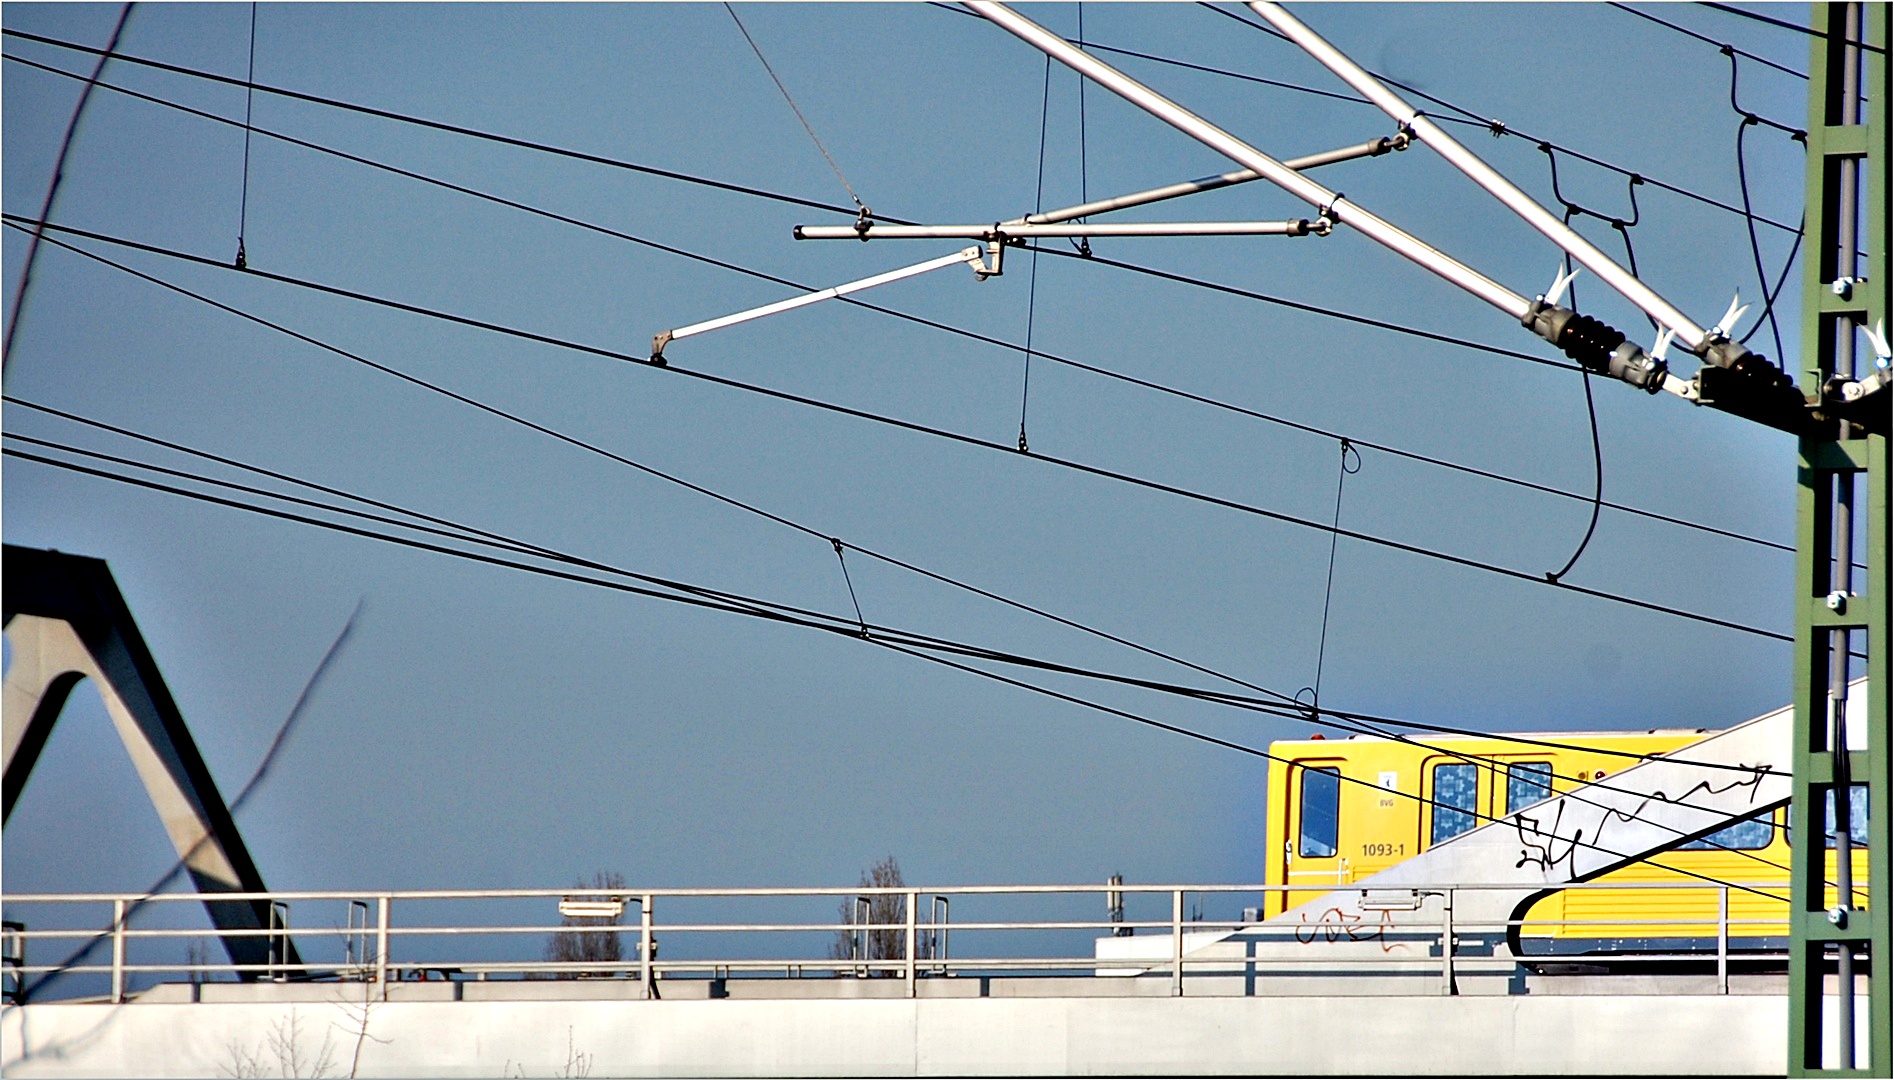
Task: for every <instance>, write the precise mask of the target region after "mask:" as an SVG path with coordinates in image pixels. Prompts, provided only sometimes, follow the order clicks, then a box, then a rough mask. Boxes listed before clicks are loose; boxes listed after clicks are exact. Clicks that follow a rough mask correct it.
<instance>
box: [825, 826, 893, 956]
mask: <svg viewBox="0 0 1894 1080" xmlns="http://www.w3.org/2000/svg"><path fill="white" fill-rule="evenodd" d="M861 884H862V887H863V888H865V889H870V888H872V889H898V888H901V887H902V886H904V885H906V884H907V882H905V881H902V880H901V864H900V863H898V862H896V861H895V860H894V856H893V855H890V856H888V857H887V858H884V859H878V860H876V861H875V863H874V865H872V866H870V867H869V868H868V869H867V870H864V871H863V872H862V880H861ZM859 899H865V900H867V901H868V902H867V903H866V904H862V903H860V902H859ZM859 899H858V898H856V897H852V896H851V897H847V898H845V899H843V901H842V905H841V908H840V910H839V912H838V914H839V915H840V918H841V921H842V922H843V923H845V924H847V926H862V925H872V926H873V927H874V929H869V930H850V929H847V928H846V927H845V928H843V929H839V930H837V931H836V932H835V942H834V944H832V945H830V946H829V959H831V960H904V959H906V958H907V954H908V949H907V932H906V930H905V929H904V927H905V925H906V923H907V920H908V900H907V897H905V896H902V895H901V894H899V893H875V894H869V895H866V896H864V897H861V898H859ZM892 974H893V972H890V971H870V972H869V975H870V976H871V977H876V978H880V977H885V976H888V975H892Z"/></svg>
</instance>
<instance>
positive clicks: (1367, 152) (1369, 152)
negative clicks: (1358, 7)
mask: <svg viewBox="0 0 1894 1080" xmlns="http://www.w3.org/2000/svg"><path fill="white" fill-rule="evenodd" d="M1406 145H1407V140H1406V136H1400V137H1399V143H1398V145H1397V140H1396V139H1394V138H1380V139H1374V140H1371V141H1369V142H1365V143H1360V144H1358V145H1355V146H1345V147H1342V148H1341V149H1339V150H1327V151H1324V152H1322V153H1320V154H1310V155H1308V156H1307V157H1299V158H1292V159H1290V160H1288V161H1285V162H1283V163H1282V164H1283V166H1284V167H1285V168H1290V169H1294V170H1295V171H1297V172H1301V171H1302V170H1304V169H1314V168H1319V167H1320V166H1323V165H1332V164H1334V163H1335V162H1338V161H1352V160H1354V159H1355V158H1364V157H1375V156H1377V155H1380V154H1385V153H1387V152H1388V151H1390V150H1398V149H1400V148H1402V147H1405V146H1406ZM1260 179H1262V176H1261V174H1259V173H1257V172H1255V171H1253V170H1250V169H1239V170H1237V171H1235V172H1226V173H1222V174H1220V175H1217V176H1206V177H1202V178H1201V179H1197V180H1186V181H1184V182H1183V183H1181V184H1167V185H1165V186H1164V187H1159V188H1151V189H1150V190H1148V191H1136V192H1132V193H1131V194H1129V195H1119V196H1116V197H1114V198H1110V199H1099V200H1097V201H1095V202H1088V203H1081V204H1080V205H1078V206H1068V207H1066V208H1065V209H1063V210H1047V211H1045V212H1043V213H1038V214H1028V215H1026V216H1025V217H1023V218H1015V219H1013V220H1012V221H1009V222H1007V224H1008V225H1013V224H1017V223H1019V222H1025V223H1026V224H1028V225H1047V224H1051V223H1053V222H1057V221H1071V220H1072V219H1073V218H1082V217H1091V216H1093V215H1094V214H1106V213H1110V212H1111V211H1113V210H1123V209H1126V208H1127V207H1132V206H1144V205H1147V204H1149V203H1154V202H1162V201H1164V200H1165V199H1175V198H1178V197H1179V196H1183V195H1195V194H1197V193H1198V192H1200V191H1215V190H1216V189H1217V188H1224V187H1230V186H1232V185H1235V184H1247V183H1249V182H1250V181H1251V180H1260Z"/></svg>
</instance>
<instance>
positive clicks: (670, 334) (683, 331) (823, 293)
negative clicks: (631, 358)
mask: <svg viewBox="0 0 1894 1080" xmlns="http://www.w3.org/2000/svg"><path fill="white" fill-rule="evenodd" d="M957 263H968V264H970V265H971V266H972V267H973V268H974V270H975V271H976V272H977V271H981V270H983V269H984V267H983V265H982V263H981V261H980V249H979V248H977V247H970V248H962V249H961V250H959V251H956V252H954V253H953V254H952V255H942V256H941V257H940V258H938V259H929V260H927V261H926V262H920V263H915V264H914V265H913V266H904V267H902V268H900V269H899V270H890V271H888V272H887V273H885V274H876V275H874V276H873V277H865V278H862V279H861V280H860V281H850V282H846V283H844V284H841V285H836V286H834V287H833V288H828V289H822V290H819V291H817V292H812V293H808V294H806V295H803V296H795V297H791V298H790V299H788V300H778V301H777V302H775V303H774V304H764V305H763V306H762V307H755V308H750V309H749V310H747V311H739V312H737V313H736V314H734V315H725V316H723V317H721V318H716V319H708V320H705V321H704V322H700V323H692V324H690V325H689V326H680V327H678V328H677V329H675V330H666V331H664V332H662V333H660V334H658V335H657V336H656V337H653V338H652V339H651V359H652V361H653V362H654V363H663V361H664V347H665V346H666V345H669V344H670V343H671V342H673V341H676V340H677V339H679V338H687V337H694V336H696V335H698V334H702V333H705V332H707V331H711V330H721V329H723V328H724V327H726V326H735V325H736V324H738V323H744V322H749V321H750V320H751V319H760V318H762V317H763V316H765V315H774V314H776V313H778V312H782V311H792V310H794V309H796V308H799V307H804V306H806V305H809V304H814V303H817V302H819V301H823V300H829V299H833V298H834V297H837V296H847V295H848V294H849V293H852V292H860V291H862V290H863V289H872V288H874V287H875V286H877V285H886V284H887V283H889V282H890V281H900V280H901V279H902V278H911V277H914V276H915V275H917V274H925V273H927V272H928V271H930V270H939V269H940V268H942V267H944V266H953V265H955V264H957Z"/></svg>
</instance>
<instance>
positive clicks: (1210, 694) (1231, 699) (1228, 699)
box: [32, 240, 1639, 757]
mask: <svg viewBox="0 0 1894 1080" xmlns="http://www.w3.org/2000/svg"><path fill="white" fill-rule="evenodd" d="M51 242H53V243H55V244H57V245H58V246H60V247H66V248H68V249H70V250H78V249H71V248H70V245H66V244H64V243H63V242H60V241H58V240H52V241H51ZM79 253H80V254H83V255H87V256H89V257H91V258H93V259H95V260H96V261H99V262H102V263H105V264H106V265H109V266H113V267H114V268H117V269H121V270H123V271H125V272H127V273H129V274H131V275H132V276H135V277H138V278H140V279H142V280H146V281H148V282H151V283H153V284H157V285H160V286H161V287H164V288H166V289H169V290H171V291H174V292H178V293H180V294H182V295H185V296H187V297H190V298H192V299H196V300H199V301H200V302H203V303H206V304H208V305H209V306H212V307H215V308H217V309H219V310H222V311H225V312H227V313H230V314H234V315H237V316H239V317H241V318H244V319H247V320H250V321H253V322H256V323H258V324H259V325H262V326H265V327H268V328H271V329H274V330H277V331H278V332H280V333H283V334H285V335H287V336H290V337H293V338H295V339H297V340H299V341H303V342H305V343H307V344H311V345H315V346H316V347H318V348H321V349H324V350H326V351H329V352H332V353H335V354H337V355H340V356H343V357H345V358H347V359H350V360H353V361H356V362H358V363H362V364H364V365H366V366H368V367H371V368H374V369H376V370H379V371H383V372H384V373H386V374H390V375H393V376H395V377H397V378H400V379H403V380H404V381H407V382H410V383H413V384H415V385H418V386H421V387H423V388H425V389H429V390H431V391H433V392H436V393H440V394H442V395H443V396H447V397H450V398H452V399H454V400H458V401H462V402H463V403H466V404H469V405H472V406H474V407H476V408H480V409H482V410H483V411H487V412H489V413H492V414H495V415H497V416H501V417H503V418H506V419H509V420H512V421H514V422H516V423H520V424H521V425H523V426H526V427H528V428H530V429H532V430H536V431H541V432H542V433H544V434H548V435H550V436H552V437H554V438H557V439H560V440H561V441H564V442H567V443H569V444H571V445H574V446H578V447H580V448H583V449H586V450H589V451H591V452H593V453H597V454H600V455H601V456H604V457H607V458H608V459H610V460H613V461H618V462H620V463H623V464H628V465H631V466H632V467H634V468H638V469H640V470H642V471H645V472H647V473H650V474H652V475H656V476H659V477H660V478H663V479H667V480H671V481H672V482H675V483H679V484H680V485H681V486H685V487H687V488H689V489H690V490H693V491H696V492H699V493H701V494H705V495H708V496H710V497H712V498H715V499H718V500H719V501H722V502H725V503H727V504H730V505H733V506H737V507H739V508H742V509H745V510H749V511H750V512H753V513H757V514H759V515H761V516H764V517H767V518H769V519H770V520H776V521H780V522H782V523H783V524H786V525H789V526H791V527H793V528H797V529H798V530H799V531H803V532H805V533H808V534H810V535H816V536H819V535H821V534H820V533H818V532H816V531H815V530H813V529H810V528H808V527H807V526H800V525H798V524H797V523H795V522H791V521H788V520H787V519H781V518H778V517H776V516H775V515H770V514H768V512H766V511H762V510H760V508H754V507H750V506H749V505H747V504H744V503H741V502H740V501H739V500H734V499H731V498H730V497H728V496H724V495H721V494H720V493H717V492H715V491H712V490H709V489H705V488H702V487H700V486H698V485H693V484H690V483H688V482H686V481H682V480H680V479H677V478H674V477H670V476H669V475H668V474H664V473H660V472H658V471H656V470H653V469H651V468H650V467H649V466H644V465H642V464H641V463H637V462H634V461H631V460H629V459H625V458H623V457H622V456H620V455H616V454H613V453H611V452H610V451H606V450H604V449H602V448H599V447H595V446H592V445H591V444H588V443H584V442H583V441H581V440H577V439H574V438H572V437H571V436H567V435H564V434H563V433H560V432H557V431H553V430H551V429H547V428H544V427H543V426H541V425H537V424H534V423H533V422H531V421H528V420H525V419H524V418H519V417H515V416H512V415H511V414H508V413H506V412H505V411H504V410H499V409H497V408H495V407H493V406H490V405H486V404H485V403H482V402H478V401H476V400H474V399H470V398H467V397H465V396H464V395H460V394H457V393H455V392H454V391H451V390H447V389H445V388H443V387H437V386H435V385H434V384H431V383H428V382H426V381H425V380H422V379H419V378H418V377H415V376H412V375H409V374H407V373H405V372H401V371H399V370H398V369H393V368H389V367H388V366H386V365H383V364H380V363H378V362H376V361H373V360H370V359H368V358H365V357H361V356H358V355H357V354H354V353H351V352H348V351H347V350H344V349H341V348H339V347H337V346H334V345H332V344H329V343H327V342H323V341H321V340H319V339H316V338H313V337H310V336H309V335H306V334H303V333H300V332H298V331H296V330H293V329H290V328H288V327H285V326H282V325H281V324H278V323H274V322H271V321H270V320H267V319H264V318H262V317H260V316H256V315H253V314H250V313H247V312H243V311H240V310H238V309H236V308H233V307H230V306H229V305H226V304H223V303H221V302H219V301H216V300H213V299H210V298H208V297H205V296H202V295H200V294H196V293H193V292H192V291H190V290H188V289H185V288H183V287H181V286H177V285H174V284H171V283H169V282H164V281H162V280H160V279H157V278H154V277H151V276H150V275H147V274H144V273H142V272H140V271H137V270H135V269H131V268H129V267H123V266H120V265H119V264H116V263H113V262H111V260H108V259H104V258H102V257H99V256H96V255H92V254H91V253H89V252H83V251H79ZM32 407H34V408H38V409H40V410H42V411H50V410H46V408H45V407H44V406H37V405H35V406H32ZM80 422H82V423H87V424H94V425H96V424H97V422H96V421H85V420H81V421H80ZM115 433H116V432H115ZM133 437H136V438H143V437H142V436H133ZM857 550H860V551H862V552H863V553H864V554H868V555H871V556H872V557H875V558H878V559H881V560H882V561H885V562H889V563H890V564H892V565H895V566H899V567H902V568H904V569H911V570H913V571H914V572H916V573H919V574H922V575H923V576H927V577H929V578H933V579H935V580H940V581H943V582H945V583H947V584H951V585H955V586H956V587H959V588H962V589H966V590H968V591H970V592H973V593H975V594H977V595H981V596H984V597H988V598H991V599H994V600H998V601H1000V602H1002V603H1005V604H1008V605H1010V606H1013V607H1016V608H1020V609H1022V610H1025V611H1028V612H1030V613H1033V614H1036V615H1040V616H1042V617H1044V618H1047V619H1050V620H1052V621H1054V622H1059V623H1061V624H1063V625H1067V626H1071V627H1073V628H1075V629H1080V630H1084V631H1086V632H1088V633H1092V634H1094V635H1096V636H1099V637H1102V638H1105V639H1106V640H1110V641H1113V642H1114V643H1117V644H1122V645H1125V646H1127V647H1130V648H1133V649H1137V650H1139V651H1142V652H1145V653H1147V654H1149V655H1153V656H1156V657H1158V658H1161V659H1165V660H1168V661H1171V662H1173V663H1177V664H1179V665H1181V666H1184V667H1188V668H1191V669H1192V670H1196V671H1198V672H1200V673H1203V674H1207V675H1211V676H1213V677H1215V678H1218V679H1221V680H1223V681H1227V682H1231V683H1234V684H1236V685H1239V686H1243V687H1245V688H1247V689H1251V690H1256V691H1258V692H1261V693H1265V694H1269V695H1271V696H1272V697H1274V698H1276V699H1279V701H1281V702H1283V703H1293V698H1291V697H1290V696H1289V695H1285V694H1281V693H1279V692H1277V691H1273V690H1269V689H1268V688H1266V687H1261V686H1258V685H1256V684H1254V683H1250V682H1247V681H1245V680H1243V679H1241V678H1238V677H1236V676H1232V675H1228V674H1225V673H1223V672H1219V671H1216V670H1214V669H1211V668H1208V667H1204V666H1202V665H1198V664H1194V663H1192V662H1191V661H1188V660H1184V659H1182V658H1180V657H1175V656H1173V655H1171V654H1168V653H1164V652H1162V651H1159V650H1155V649H1151V648H1149V647H1147V646H1143V645H1139V644H1138V643H1136V642H1132V641H1129V640H1126V639H1122V638H1118V637H1116V636H1114V635H1111V634H1109V633H1106V632H1104V631H1100V630H1097V629H1095V628H1092V627H1087V626H1085V625H1083V624H1079V623H1076V622H1073V621H1071V620H1067V619H1065V618H1063V617H1061V616H1058V615H1054V614H1052V613H1050V612H1044V611H1042V610H1040V609H1037V608H1034V607H1031V606H1030V605H1024V604H1021V603H1020V602H1018V601H1013V600H1010V599H1009V598H1006V597H1003V596H999V595H997V594H993V593H990V592H987V591H986V590H982V589H979V588H978V587H977V586H971V585H968V584H966V583H963V582H959V581H956V580H954V579H952V578H948V577H945V576H944V575H939V574H936V573H934V572H932V571H929V570H926V569H924V568H921V567H915V566H912V565H911V564H908V563H905V562H903V561H901V560H898V559H895V558H893V557H891V556H888V555H885V554H881V553H878V552H874V551H872V550H869V549H864V548H857ZM1191 692H1192V693H1195V694H1198V695H1199V696H1203V697H1205V698H1206V699H1207V700H1219V701H1222V702H1224V703H1228V704H1238V705H1245V706H1249V705H1259V706H1272V707H1278V708H1279V707H1281V706H1275V705H1274V704H1273V703H1270V702H1258V701H1256V699H1249V698H1243V697H1240V696H1236V695H1225V694H1219V693H1218V692H1215V691H1191ZM1324 711H1325V712H1327V713H1328V714H1330V715H1339V716H1343V717H1344V718H1348V719H1378V720H1381V721H1384V722H1387V723H1395V724H1402V725H1406V726H1413V727H1415V729H1416V730H1429V731H1436V732H1440V733H1445V734H1465V735H1479V734H1480V733H1477V732H1470V731H1466V730H1464V729H1457V728H1450V727H1445V726H1440V725H1425V724H1411V723H1410V722H1406V721H1397V720H1391V719H1388V718H1375V717H1370V716H1366V715H1365V714H1352V713H1340V712H1338V711H1336V710H1324ZM1526 741H1528V742H1530V743H1531V744H1532V745H1543V746H1546V747H1548V748H1559V749H1583V748H1580V747H1574V746H1569V745H1563V744H1556V743H1549V742H1540V741H1532V740H1526ZM1625 756H1627V757H1637V756H1639V755H1625Z"/></svg>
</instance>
